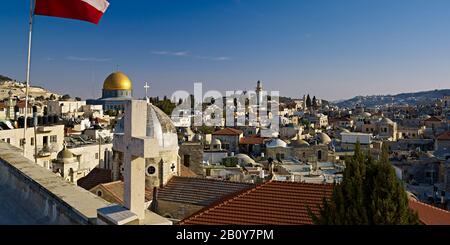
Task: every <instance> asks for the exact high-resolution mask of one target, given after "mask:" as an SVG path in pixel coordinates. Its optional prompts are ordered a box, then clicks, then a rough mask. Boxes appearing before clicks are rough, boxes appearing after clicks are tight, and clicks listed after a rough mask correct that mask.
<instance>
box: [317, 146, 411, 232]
mask: <svg viewBox="0 0 450 245" xmlns="http://www.w3.org/2000/svg"><path fill="white" fill-rule="evenodd" d="M319 213H320V215H319V216H316V215H314V214H312V212H311V211H309V214H310V216H311V218H312V220H313V222H314V223H315V224H322V225H372V224H375V225H381V224H386V225H388V224H419V219H418V216H417V214H416V213H414V212H413V211H412V210H411V209H409V206H408V197H407V195H406V192H405V190H404V188H403V185H402V183H401V182H400V181H399V180H398V179H397V177H396V175H395V171H394V168H393V167H392V166H391V164H390V163H389V155H388V151H387V148H386V147H384V148H383V151H382V155H381V159H380V160H379V161H375V160H374V159H373V158H372V157H371V155H370V153H366V154H364V153H363V152H362V150H361V147H360V144H359V143H357V144H356V147H355V154H354V156H352V157H351V158H350V159H348V160H347V161H346V168H345V170H344V178H343V181H342V183H341V184H339V185H336V186H335V187H334V191H333V194H332V196H331V198H330V199H329V200H324V202H323V205H322V206H321V207H319Z"/></svg>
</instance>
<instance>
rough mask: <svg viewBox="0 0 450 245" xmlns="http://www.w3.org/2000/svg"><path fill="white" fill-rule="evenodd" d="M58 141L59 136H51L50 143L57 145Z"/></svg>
mask: <svg viewBox="0 0 450 245" xmlns="http://www.w3.org/2000/svg"><path fill="white" fill-rule="evenodd" d="M57 141H58V136H56V135H52V136H50V143H56V142H57Z"/></svg>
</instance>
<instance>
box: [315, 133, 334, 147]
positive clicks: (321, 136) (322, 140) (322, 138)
mask: <svg viewBox="0 0 450 245" xmlns="http://www.w3.org/2000/svg"><path fill="white" fill-rule="evenodd" d="M318 140H319V142H320V143H321V144H324V145H328V144H329V143H331V138H330V136H328V134H326V133H319V135H318Z"/></svg>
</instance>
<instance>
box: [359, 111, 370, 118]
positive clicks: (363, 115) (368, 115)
mask: <svg viewBox="0 0 450 245" xmlns="http://www.w3.org/2000/svg"><path fill="white" fill-rule="evenodd" d="M361 116H362V117H366V118H367V117H371V116H372V114H370V113H368V112H363V113H361Z"/></svg>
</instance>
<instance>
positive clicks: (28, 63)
mask: <svg viewBox="0 0 450 245" xmlns="http://www.w3.org/2000/svg"><path fill="white" fill-rule="evenodd" d="M34 3H35V0H30V22H29V33H28V59H27V77H26V88H25V120H24V128H23V155H24V156H25V149H26V145H27V140H26V138H27V118H28V93H29V91H28V90H29V87H30V66H31V42H32V40H33V15H34V13H33V12H34V11H33V10H34V5H35V4H34Z"/></svg>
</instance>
